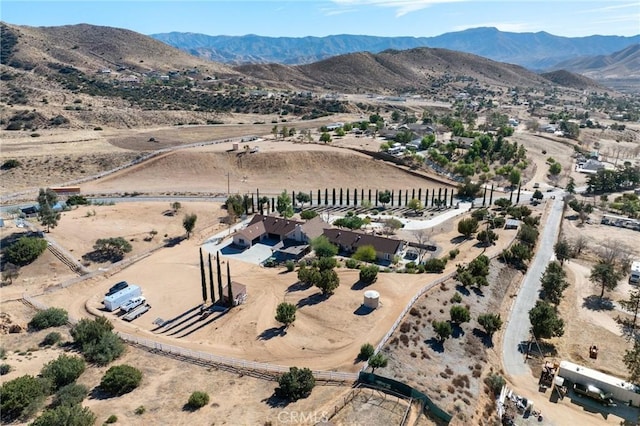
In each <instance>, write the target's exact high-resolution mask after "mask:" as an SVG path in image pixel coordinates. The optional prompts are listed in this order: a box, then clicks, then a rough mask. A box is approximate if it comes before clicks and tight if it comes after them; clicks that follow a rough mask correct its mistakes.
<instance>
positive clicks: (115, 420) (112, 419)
mask: <svg viewBox="0 0 640 426" xmlns="http://www.w3.org/2000/svg"><path fill="white" fill-rule="evenodd" d="M117 421H118V416H116V415H115V414H112V415H110V416H109V418H107V421H106V422H105V423H115V422H117Z"/></svg>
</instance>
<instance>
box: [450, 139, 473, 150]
mask: <svg viewBox="0 0 640 426" xmlns="http://www.w3.org/2000/svg"><path fill="white" fill-rule="evenodd" d="M451 141H452V142H455V143H457V144H458V146H459V147H460V148H466V149H469V148H471V146H472V145H473V143H474V142H475V141H476V139H475V138H467V137H463V136H456V137H454V138H452V139H451Z"/></svg>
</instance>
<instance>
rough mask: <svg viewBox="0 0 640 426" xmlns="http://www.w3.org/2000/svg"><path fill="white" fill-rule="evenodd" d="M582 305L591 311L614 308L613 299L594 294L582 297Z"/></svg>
mask: <svg viewBox="0 0 640 426" xmlns="http://www.w3.org/2000/svg"><path fill="white" fill-rule="evenodd" d="M582 300H583V302H582V307H583V308H587V309H589V310H591V311H612V310H613V309H614V305H613V301H612V300H611V299H609V298H608V297H604V298H602V299H601V298H600V297H598V296H596V295H594V294H592V295H591V296H587V297H585V298H584V299H582Z"/></svg>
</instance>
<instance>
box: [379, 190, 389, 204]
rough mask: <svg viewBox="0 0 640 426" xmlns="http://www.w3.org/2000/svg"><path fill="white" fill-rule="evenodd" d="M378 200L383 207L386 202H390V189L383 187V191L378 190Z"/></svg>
mask: <svg viewBox="0 0 640 426" xmlns="http://www.w3.org/2000/svg"><path fill="white" fill-rule="evenodd" d="M378 201H379V202H381V203H382V205H383V206H384V207H386V206H387V204H388V203H390V202H391V191H389V190H388V189H385V190H384V191H379V192H378Z"/></svg>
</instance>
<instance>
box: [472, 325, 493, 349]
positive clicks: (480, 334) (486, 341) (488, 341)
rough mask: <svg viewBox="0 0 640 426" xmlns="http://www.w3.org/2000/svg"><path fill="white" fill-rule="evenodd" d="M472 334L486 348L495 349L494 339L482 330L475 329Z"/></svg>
mask: <svg viewBox="0 0 640 426" xmlns="http://www.w3.org/2000/svg"><path fill="white" fill-rule="evenodd" d="M472 333H473V335H474V336H476V337H477V338H479V339H480V341H481V342H482V344H483V345H484V346H485V347H486V348H492V347H493V339H492V338H491V336H490V335H489V334H488V333H487V332H486V331H484V330H480V329H479V328H478V327H474V328H473V331H472Z"/></svg>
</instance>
